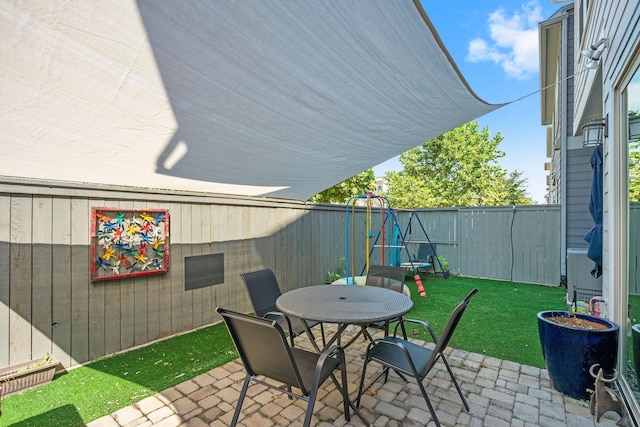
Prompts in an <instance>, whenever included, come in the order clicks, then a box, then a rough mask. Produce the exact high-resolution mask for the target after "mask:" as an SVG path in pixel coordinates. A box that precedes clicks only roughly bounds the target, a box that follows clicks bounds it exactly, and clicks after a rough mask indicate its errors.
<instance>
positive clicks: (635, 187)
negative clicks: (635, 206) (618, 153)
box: [629, 141, 640, 202]
mask: <svg viewBox="0 0 640 427" xmlns="http://www.w3.org/2000/svg"><path fill="white" fill-rule="evenodd" d="M629 201H630V202H640V141H633V142H630V143H629Z"/></svg>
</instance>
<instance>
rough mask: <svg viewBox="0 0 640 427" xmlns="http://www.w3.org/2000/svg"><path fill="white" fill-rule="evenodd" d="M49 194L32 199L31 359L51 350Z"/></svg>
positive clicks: (50, 200) (50, 204) (51, 247)
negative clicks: (32, 308)
mask: <svg viewBox="0 0 640 427" xmlns="http://www.w3.org/2000/svg"><path fill="white" fill-rule="evenodd" d="M52 202H53V200H52V198H51V197H34V198H33V260H34V264H33V294H32V304H33V307H34V310H33V318H32V320H31V334H32V337H31V345H32V349H33V354H32V357H33V358H38V357H43V356H44V355H45V354H46V353H51V352H52V351H53V348H52V344H51V324H52V318H51V277H52V276H53V268H52V264H51V255H52V250H53V245H52V241H51V238H52V229H51V227H52V223H51V217H52V209H53V203H52Z"/></svg>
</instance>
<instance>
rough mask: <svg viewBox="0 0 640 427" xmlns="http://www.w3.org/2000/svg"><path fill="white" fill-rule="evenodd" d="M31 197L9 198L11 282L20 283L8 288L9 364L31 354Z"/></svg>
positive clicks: (27, 358)
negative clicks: (9, 310)
mask: <svg viewBox="0 0 640 427" xmlns="http://www.w3.org/2000/svg"><path fill="white" fill-rule="evenodd" d="M32 215H33V214H32V198H31V197H22V196H14V197H12V199H11V216H10V218H11V246H10V247H11V254H10V267H9V268H10V278H11V283H16V284H18V283H19V284H21V285H20V286H11V287H10V289H9V307H10V309H11V312H10V313H9V331H10V332H9V333H10V338H11V339H10V349H9V363H11V364H14V363H18V362H20V361H24V360H25V359H26V360H30V359H31V357H32V355H31V309H32V307H31V292H32V289H31V280H32V276H31V265H32V252H31V251H32V247H31V244H30V242H31V238H32V236H31V233H32V230H31V223H32Z"/></svg>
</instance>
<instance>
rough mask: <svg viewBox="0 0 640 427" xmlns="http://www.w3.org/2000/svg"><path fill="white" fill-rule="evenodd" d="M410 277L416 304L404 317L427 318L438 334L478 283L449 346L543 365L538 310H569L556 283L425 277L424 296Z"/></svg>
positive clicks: (424, 334) (423, 332)
mask: <svg viewBox="0 0 640 427" xmlns="http://www.w3.org/2000/svg"><path fill="white" fill-rule="evenodd" d="M407 282H408V286H409V288H410V290H411V299H412V300H413V302H414V307H413V310H412V311H411V312H410V313H409V314H407V315H406V316H405V317H408V318H412V319H420V320H426V321H428V322H429V324H430V325H431V327H432V328H433V329H434V331H435V332H436V335H437V336H438V337H439V336H440V333H441V332H442V330H443V329H444V326H445V323H446V322H447V320H448V318H449V315H450V314H451V312H452V311H453V309H454V307H455V306H456V305H457V304H458V303H459V302H460V301H462V300H463V299H464V297H466V296H467V294H468V293H469V292H471V290H472V289H473V288H478V289H479V292H478V293H477V294H476V295H475V296H474V297H473V299H472V300H471V302H470V303H469V307H468V308H467V310H466V311H465V313H464V315H463V316H462V320H460V323H459V324H458V327H457V328H456V331H455V333H454V335H453V337H452V338H451V341H450V342H449V346H451V347H453V348H459V349H462V350H468V351H471V352H474V353H479V354H484V355H486V356H492V357H496V358H498V359H505V360H511V361H514V362H518V363H521V364H524V365H531V366H537V367H540V368H543V367H544V366H545V365H544V359H543V358H542V349H541V347H540V338H539V336H538V321H537V317H536V314H537V313H538V312H539V311H542V310H566V309H567V304H566V300H565V298H566V297H565V295H566V290H565V289H563V288H558V287H551V286H541V285H532V284H523V283H514V282H504V281H497V280H484V279H474V278H465V277H456V276H451V277H449V279H446V280H445V279H434V278H430V279H428V280H427V281H426V282H423V284H424V286H425V290H426V291H427V296H426V298H423V297H420V295H419V294H418V292H417V289H416V287H415V283H414V282H409V281H408V280H407ZM413 330H415V331H419V332H420V335H417V336H415V335H414V336H415V337H416V338H421V339H424V340H425V341H431V338H430V335H429V334H428V332H427V331H426V330H424V328H422V327H417V328H414V329H413ZM407 333H409V331H407Z"/></svg>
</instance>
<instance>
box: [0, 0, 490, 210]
mask: <svg viewBox="0 0 640 427" xmlns="http://www.w3.org/2000/svg"><path fill="white" fill-rule="evenodd" d="M0 36H1V37H0V87H1V89H0V90H1V92H0V94H1V96H0V115H1V116H2V118H3V122H4V124H5V126H3V134H2V136H1V137H0V149H2V151H3V152H4V153H11V155H10V156H9V157H5V160H4V161H3V162H2V163H1V164H0V175H6V176H14V177H29V178H41V179H56V180H64V181H79V182H87V183H102V184H115V185H133V186H144V187H153V188H165V189H177V190H195V191H206V192H214V193H227V194H243V195H268V196H274V197H282V198H292V199H303V200H304V199H307V198H308V197H310V196H312V195H314V194H316V193H318V192H320V191H322V190H324V189H326V188H328V187H331V186H332V185H334V184H336V183H338V182H340V181H342V180H344V179H346V178H348V177H350V176H353V175H355V174H356V173H359V172H361V171H363V170H365V169H367V168H369V167H372V166H374V165H376V164H378V163H381V162H383V161H385V160H387V159H389V158H392V157H394V156H396V155H398V154H400V153H402V152H404V151H406V150H408V149H410V148H413V147H415V146H418V145H420V144H422V143H423V142H425V141H427V140H429V139H431V138H434V137H436V136H438V135H441V134H442V133H444V132H446V131H448V130H450V129H453V128H455V127H457V126H459V125H461V124H463V123H466V122H468V121H470V120H473V119H476V118H478V117H480V116H483V115H484V114H487V113H489V112H490V111H493V110H494V109H496V108H499V107H500V106H501V105H498V104H488V103H486V102H484V101H483V100H481V99H479V98H478V97H477V96H476V95H475V94H474V93H473V91H472V90H471V89H470V88H469V87H468V85H467V83H466V82H465V80H464V78H463V77H462V75H461V74H460V73H459V71H458V69H457V67H456V66H455V64H454V63H453V61H452V60H451V58H450V56H449V55H448V53H447V52H446V50H445V48H444V46H442V43H441V41H440V39H439V37H438V36H437V34H436V32H435V30H434V29H433V27H432V25H431V23H430V22H429V20H428V18H427V16H426V14H425V12H424V10H423V9H422V8H421V6H420V4H419V3H417V2H416V3H414V2H413V1H409V0H394V1H388V0H380V1H371V0H367V1H334V0H326V1H319V0H296V1H277V2H271V1H263V0H255V1H254V0H239V1H189V2H159V1H138V2H127V1H119V2H84V1H81V0H71V1H51V2H18V1H13V0H11V1H5V2H2V3H0Z"/></svg>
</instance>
